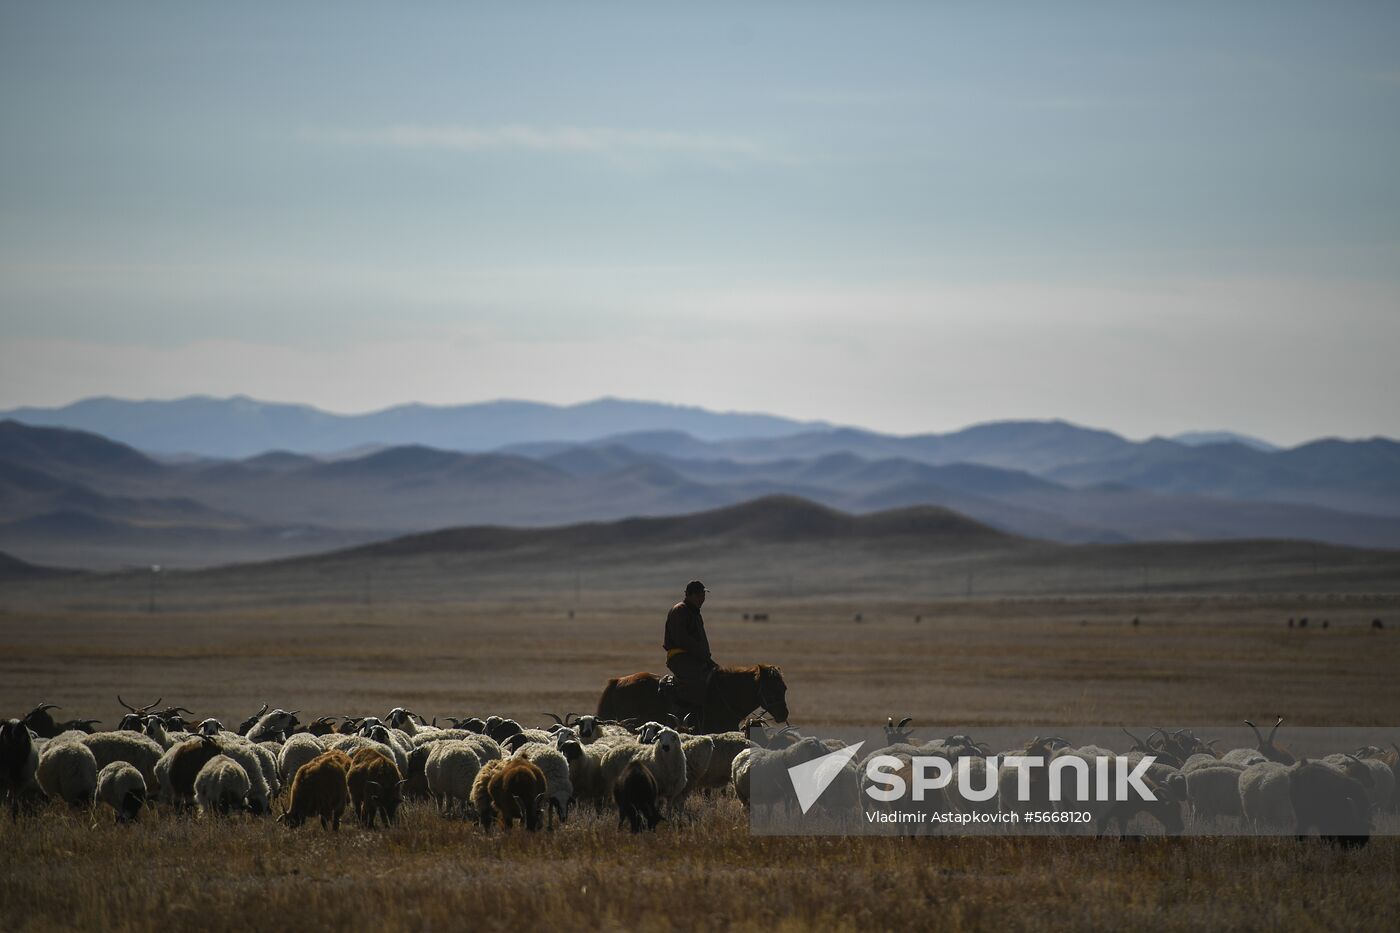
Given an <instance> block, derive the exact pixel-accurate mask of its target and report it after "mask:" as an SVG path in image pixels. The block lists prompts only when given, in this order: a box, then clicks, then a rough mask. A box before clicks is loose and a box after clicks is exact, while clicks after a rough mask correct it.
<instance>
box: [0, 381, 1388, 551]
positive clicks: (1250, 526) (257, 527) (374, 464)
mask: <svg viewBox="0 0 1400 933" xmlns="http://www.w3.org/2000/svg"><path fill="white" fill-rule="evenodd" d="M628 404H640V403H628ZM713 417H715V418H725V417H729V416H723V415H715V416H713ZM735 417H748V416H735ZM787 424H788V425H789V426H792V425H793V423H787ZM368 450H369V452H367V453H363V454H359V455H346V456H340V457H336V458H330V457H316V456H310V455H307V454H304V453H296V452H288V451H275V452H268V453H261V454H258V455H256V456H252V457H247V458H243V459H214V458H208V457H203V458H193V459H190V458H185V459H176V460H171V459H169V458H164V459H156V458H153V457H151V456H148V455H146V454H145V453H142V452H141V451H139V450H136V449H135V448H133V447H131V446H129V445H126V444H122V443H118V442H115V441H113V440H110V439H108V438H105V437H101V436H98V435H96V434H92V433H88V432H80V431H73V430H67V429H56V428H44V427H34V426H30V425H27V424H22V423H20V422H18V421H14V420H10V421H4V422H0V549H3V550H5V551H7V552H10V553H12V554H14V555H16V556H17V557H18V558H20V559H22V560H25V561H30V562H34V563H39V564H50V565H55V566H69V567H122V566H136V565H145V564H169V565H173V566H195V565H208V564H214V563H222V562H229V561H244V560H255V559H263V558H277V557H286V556H292V555H297V554H307V553H312V552H317V551H324V550H329V549H334V548H343V547H348V546H354V545H357V544H363V543H368V542H372V541H376V540H382V539H385V538H389V537H393V536H397V535H403V534H409V533H413V532H422V531H428V530H432V529H439V528H447V527H453V526H477V525H509V526H522V527H540V526H554V525H562V524H569V523H574V522H588V521H606V520H611V519H618V518H626V517H631V516H665V515H678V514H683V513H692V512H699V511H703V510H707V509H714V508H721V507H725V506H732V505H735V504H737V503H742V502H745V501H749V500H753V499H756V498H760V497H765V496H772V495H781V496H790V497H801V498H803V499H806V500H809V501H811V502H814V503H819V504H820V505H822V506H826V507H829V508H835V509H840V510H843V511H845V512H850V513H855V514H864V513H871V512H879V511H883V510H889V509H897V508H903V507H908V506H934V507H938V508H942V509H948V510H952V511H955V512H958V513H961V514H962V515H964V516H967V517H968V518H969V519H970V520H973V521H975V522H978V523H982V524H985V525H988V526H991V527H993V528H996V529H999V530H1001V531H1003V532H1006V533H1009V534H1014V535H1018V536H1027V537H1033V538H1044V539H1049V540H1054V541H1062V542H1105V543H1108V542H1123V541H1145V540H1170V541H1190V540H1201V539H1225V538H1291V539H1305V540H1316V541H1322V542H1331V543H1336V544H1345V545H1355V546H1366V547H1387V548H1393V547H1400V444H1396V443H1395V442H1393V441H1388V440H1382V439H1375V440H1370V441H1337V440H1326V441H1316V442H1313V443H1311V444H1305V445H1301V446H1299V447H1295V448H1291V449H1287V450H1274V451H1267V450H1260V449H1257V448H1255V447H1250V446H1246V445H1243V444H1239V443H1234V442H1230V443H1222V444H1201V445H1190V444H1183V443H1180V442H1177V441H1171V440H1166V439H1162V438H1156V439H1153V440H1151V441H1146V442H1133V441H1129V440H1126V439H1124V438H1122V437H1119V436H1118V435H1115V434H1112V433H1110V432H1106V431H1096V430H1091V429H1086V428H1080V427H1077V426H1074V425H1071V424H1067V423H1065V422H1002V423H998V424H989V425H980V426H976V427H973V428H968V429H966V430H964V431H959V432H954V433H951V434H943V435H932V434H931V435H920V436H915V437H893V436H889V435H882V434H876V433H873V432H868V431H860V430H856V429H850V428H820V429H811V430H808V429H802V430H798V431H797V432H796V433H783V434H778V435H775V436H770V437H730V438H720V439H705V438H700V437H696V436H694V435H692V434H689V433H687V432H683V431H673V430H664V431H663V430H646V431H634V432H624V433H621V434H613V435H608V436H604V437H600V438H596V439H592V440H589V441H586V442H581V443H580V442H571V441H558V440H554V441H530V442H522V443H518V444H513V445H507V446H505V447H503V448H501V449H498V450H494V451H489V452H463V451H458V450H447V449H442V448H438V447H434V446H429V445H422V444H413V445H394V446H387V447H378V448H375V447H370V448H368Z"/></svg>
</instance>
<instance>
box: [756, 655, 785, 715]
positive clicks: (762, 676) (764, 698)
mask: <svg viewBox="0 0 1400 933" xmlns="http://www.w3.org/2000/svg"><path fill="white" fill-rule="evenodd" d="M758 705H759V706H761V707H763V708H764V709H766V710H767V711H768V712H769V713H770V714H772V716H773V719H774V720H775V721H776V722H787V721H788V707H787V684H786V683H785V682H784V681H783V672H782V669H781V668H779V667H777V666H776V665H773V664H760V665H759V666H758Z"/></svg>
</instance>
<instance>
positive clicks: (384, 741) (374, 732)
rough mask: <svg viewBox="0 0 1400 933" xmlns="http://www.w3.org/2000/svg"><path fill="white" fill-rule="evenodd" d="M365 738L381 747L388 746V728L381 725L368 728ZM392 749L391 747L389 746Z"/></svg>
mask: <svg viewBox="0 0 1400 933" xmlns="http://www.w3.org/2000/svg"><path fill="white" fill-rule="evenodd" d="M365 736H366V738H369V739H371V740H372V741H375V742H378V743H380V744H381V745H389V742H390V739H389V728H388V727H387V726H385V725H382V724H375V725H373V726H370V728H369V732H367V733H365ZM391 747H392V746H391Z"/></svg>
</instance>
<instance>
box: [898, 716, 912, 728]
mask: <svg viewBox="0 0 1400 933" xmlns="http://www.w3.org/2000/svg"><path fill="white" fill-rule="evenodd" d="M913 721H914V717H913V716H905V717H904V718H903V719H901V720H900V721H899V728H901V729H903V728H904V727H905V726H907V725H909V724H910V723H911V722H913Z"/></svg>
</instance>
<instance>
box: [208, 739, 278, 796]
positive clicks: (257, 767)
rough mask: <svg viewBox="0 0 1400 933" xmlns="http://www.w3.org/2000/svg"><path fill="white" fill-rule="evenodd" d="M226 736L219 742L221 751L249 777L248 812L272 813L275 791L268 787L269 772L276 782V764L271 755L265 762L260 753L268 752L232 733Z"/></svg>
mask: <svg viewBox="0 0 1400 933" xmlns="http://www.w3.org/2000/svg"><path fill="white" fill-rule="evenodd" d="M226 735H227V736H229V737H228V738H221V739H219V740H218V747H219V751H220V753H221V754H223V755H227V756H228V757H229V758H232V759H233V760H234V761H236V762H238V764H239V766H240V767H242V768H243V771H244V773H245V774H247V775H248V791H247V798H248V811H249V812H250V813H253V814H254V815H262V814H267V813H271V812H272V803H271V801H272V795H273V790H272V788H271V787H269V786H268V782H267V770H270V771H271V772H272V779H273V781H276V780H277V764H276V762H273V761H271V760H270V759H271V755H268V761H265V760H264V758H263V755H262V754H259V752H262V753H263V754H267V752H266V750H265V749H260V748H259V747H258V746H256V745H254V744H253V743H251V742H249V741H248V740H247V739H245V738H242V737H241V736H236V735H232V734H231V733H226Z"/></svg>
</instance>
